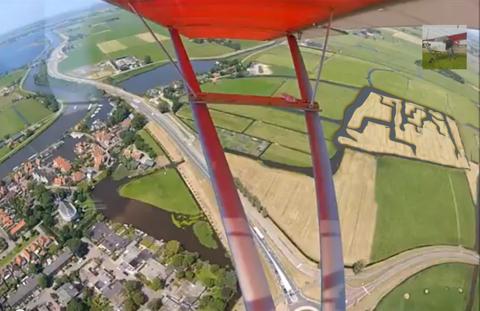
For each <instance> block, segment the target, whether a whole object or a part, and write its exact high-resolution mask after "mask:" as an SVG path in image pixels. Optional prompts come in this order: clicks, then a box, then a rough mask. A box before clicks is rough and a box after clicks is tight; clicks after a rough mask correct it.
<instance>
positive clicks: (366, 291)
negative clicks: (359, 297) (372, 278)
mask: <svg viewBox="0 0 480 311" xmlns="http://www.w3.org/2000/svg"><path fill="white" fill-rule="evenodd" d="M362 288H363V290H364V291H365V293H367V295H370V292H369V291H368V289H367V288H366V287H365V286H362Z"/></svg>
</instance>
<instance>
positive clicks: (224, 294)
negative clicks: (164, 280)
mask: <svg viewBox="0 0 480 311" xmlns="http://www.w3.org/2000/svg"><path fill="white" fill-rule="evenodd" d="M162 260H163V262H164V263H167V264H170V265H172V266H173V267H174V268H175V270H176V276H177V277H178V278H184V279H187V280H189V281H191V282H196V281H199V282H200V283H202V284H203V285H204V286H205V287H207V289H208V292H207V294H206V295H204V298H202V300H201V302H200V304H201V305H200V309H202V310H212V311H216V310H219V311H220V310H225V306H226V305H227V303H228V301H229V300H230V299H231V297H232V296H233V295H234V294H235V293H236V291H237V277H236V275H235V272H233V271H231V270H227V269H225V268H220V267H219V266H218V265H215V264H213V265H212V264H210V263H209V262H204V261H202V260H200V259H199V256H198V254H197V253H192V252H189V251H186V250H183V248H182V246H181V245H180V243H179V242H178V241H175V240H172V241H168V242H167V243H166V244H165V245H164V247H163V249H162Z"/></svg>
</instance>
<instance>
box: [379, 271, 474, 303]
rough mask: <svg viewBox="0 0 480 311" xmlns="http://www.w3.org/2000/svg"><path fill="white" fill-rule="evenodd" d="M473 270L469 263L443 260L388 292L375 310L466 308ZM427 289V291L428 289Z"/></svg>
mask: <svg viewBox="0 0 480 311" xmlns="http://www.w3.org/2000/svg"><path fill="white" fill-rule="evenodd" d="M472 273H473V266H469V265H466V264H442V265H438V266H434V267H431V268H428V269H426V270H424V271H422V272H420V273H417V274H416V275H414V276H412V277H410V278H409V279H407V280H406V281H405V282H403V283H402V284H401V285H400V286H398V287H396V288H395V289H394V290H393V291H391V292H390V293H389V294H387V296H385V297H384V298H383V299H382V300H381V301H380V303H379V304H378V306H377V308H376V309H375V310H378V311H407V310H408V311H425V310H435V311H464V310H465V309H466V306H467V303H468V298H469V293H470V284H471V280H472ZM425 290H428V292H427V293H425ZM405 294H408V295H409V296H410V297H409V299H405V297H404V295H405ZM477 296H478V293H477ZM472 310H478V309H472Z"/></svg>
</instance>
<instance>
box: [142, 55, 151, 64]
mask: <svg viewBox="0 0 480 311" xmlns="http://www.w3.org/2000/svg"><path fill="white" fill-rule="evenodd" d="M143 62H144V63H145V65H148V64H151V63H152V57H151V56H150V55H145V57H144V58H143Z"/></svg>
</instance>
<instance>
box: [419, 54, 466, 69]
mask: <svg viewBox="0 0 480 311" xmlns="http://www.w3.org/2000/svg"><path fill="white" fill-rule="evenodd" d="M422 67H423V69H467V54H458V53H457V54H456V55H455V57H454V58H452V59H450V58H449V57H448V54H447V52H438V53H436V54H435V56H433V55H432V54H430V53H429V52H423V55H422Z"/></svg>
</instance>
